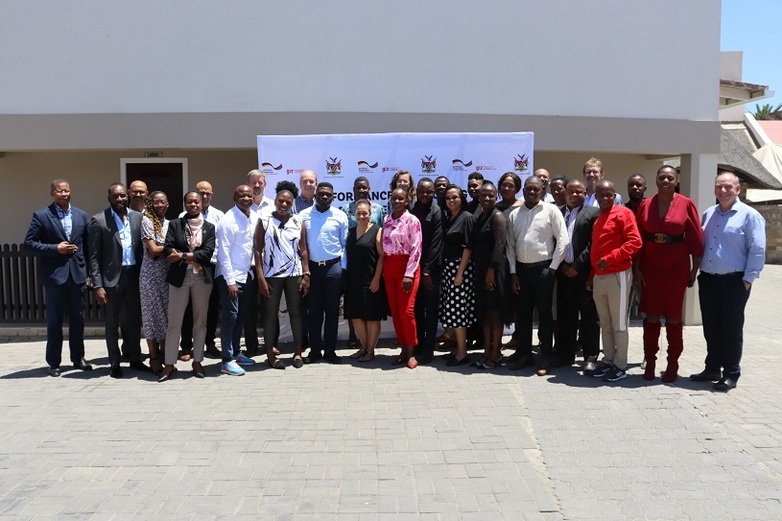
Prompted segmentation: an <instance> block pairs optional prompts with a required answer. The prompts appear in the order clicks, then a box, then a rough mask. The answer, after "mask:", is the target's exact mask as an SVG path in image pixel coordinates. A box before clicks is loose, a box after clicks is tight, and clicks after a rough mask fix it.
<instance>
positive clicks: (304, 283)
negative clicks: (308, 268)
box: [299, 275, 310, 297]
mask: <svg viewBox="0 0 782 521" xmlns="http://www.w3.org/2000/svg"><path fill="white" fill-rule="evenodd" d="M309 291H310V278H309V276H307V275H305V276H303V277H302V278H301V283H300V284H299V293H301V296H302V297H306V296H307V293H309Z"/></svg>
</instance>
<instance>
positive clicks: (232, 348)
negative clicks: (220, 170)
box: [215, 185, 258, 376]
mask: <svg viewBox="0 0 782 521" xmlns="http://www.w3.org/2000/svg"><path fill="white" fill-rule="evenodd" d="M252 194H253V191H252V188H250V187H249V186H248V185H239V186H237V187H236V190H235V191H234V203H235V205H234V207H233V208H231V209H230V210H228V211H227V212H226V213H225V216H224V217H223V218H222V219H221V220H220V223H219V224H218V225H217V271H216V273H215V284H216V285H217V286H218V287H219V288H220V303H221V305H222V312H221V320H220V341H221V344H222V348H223V353H222V355H223V366H222V369H221V372H222V373H225V374H230V375H236V376H239V375H243V374H244V369H242V368H241V367H240V366H241V365H253V364H254V363H255V361H254V360H253V359H251V358H248V357H246V356H244V355H242V354H241V353H240V352H239V347H240V340H241V334H242V325H243V324H244V321H245V319H246V315H247V311H248V310H249V307H250V302H251V300H252V299H253V298H256V299H257V298H258V295H256V294H255V293H253V292H252V291H251V289H250V286H251V284H250V282H251V279H250V278H249V277H248V273H249V272H250V262H251V260H252V257H253V235H254V234H255V226H256V224H257V221H258V216H257V214H256V213H255V212H253V211H252V210H251V209H250V207H251V206H252V203H253V199H252ZM256 292H257V291H256Z"/></svg>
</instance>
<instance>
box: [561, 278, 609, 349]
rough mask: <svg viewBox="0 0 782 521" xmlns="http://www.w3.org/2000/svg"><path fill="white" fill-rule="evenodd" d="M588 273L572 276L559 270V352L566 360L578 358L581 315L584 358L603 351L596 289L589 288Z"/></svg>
mask: <svg viewBox="0 0 782 521" xmlns="http://www.w3.org/2000/svg"><path fill="white" fill-rule="evenodd" d="M586 281H587V274H586V273H584V274H579V275H578V276H577V277H573V278H568V277H566V276H565V275H563V274H562V273H557V339H556V340H557V341H556V347H557V353H558V354H559V356H561V357H562V359H563V360H564V361H566V362H573V361H574V360H575V357H576V344H577V342H578V340H577V338H578V333H579V327H578V325H579V323H578V319H579V315H580V316H581V347H582V348H583V351H584V358H585V359H586V358H587V357H590V356H597V355H598V353H599V351H600V326H599V325H598V320H597V309H596V308H595V301H594V300H592V292H591V291H587V289H586Z"/></svg>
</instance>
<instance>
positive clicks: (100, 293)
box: [95, 288, 109, 306]
mask: <svg viewBox="0 0 782 521" xmlns="http://www.w3.org/2000/svg"><path fill="white" fill-rule="evenodd" d="M95 300H97V301H98V304H100V305H102V306H105V305H106V304H108V303H109V295H108V294H107V293H106V290H105V289H104V288H95Z"/></svg>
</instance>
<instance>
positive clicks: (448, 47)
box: [0, 0, 720, 146]
mask: <svg viewBox="0 0 782 521" xmlns="http://www.w3.org/2000/svg"><path fill="white" fill-rule="evenodd" d="M0 8H2V13H3V16H2V17H0V48H2V49H3V53H0V71H2V73H1V75H0V115H2V114H79V113H90V114H98V113H108V114H115V113H126V114H127V113H129V114H135V113H209V112H237V113H269V112H345V113H351V112H364V113H457V114H459V113H461V114H507V115H521V114H528V115H544V116H587V117H594V116H600V117H622V118H627V117H631V118H652V119H674V120H682V119H683V120H712V121H713V120H715V119H716V117H717V108H716V99H717V93H718V83H717V81H716V80H717V78H718V70H719V53H718V52H717V51H718V49H719V27H720V8H719V2H715V1H714V0H687V1H686V2H682V1H681V0H657V1H655V2H627V1H626V0H601V1H600V2H587V1H584V0H559V1H556V2H548V1H545V0H484V1H481V2H475V1H466V0H427V1H420V0H397V1H394V2H386V1H379V0H331V1H327V2H326V1H316V0H291V1H287V2H281V1H275V0H233V1H231V0H227V1H224V2H192V1H188V0H167V1H165V2H159V1H153V0H136V1H134V2H99V1H94V0H93V1H87V0H73V1H69V2H62V1H60V0H39V1H35V2H19V1H15V0H0ZM388 130H394V129H388ZM0 146H2V143H0Z"/></svg>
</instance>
